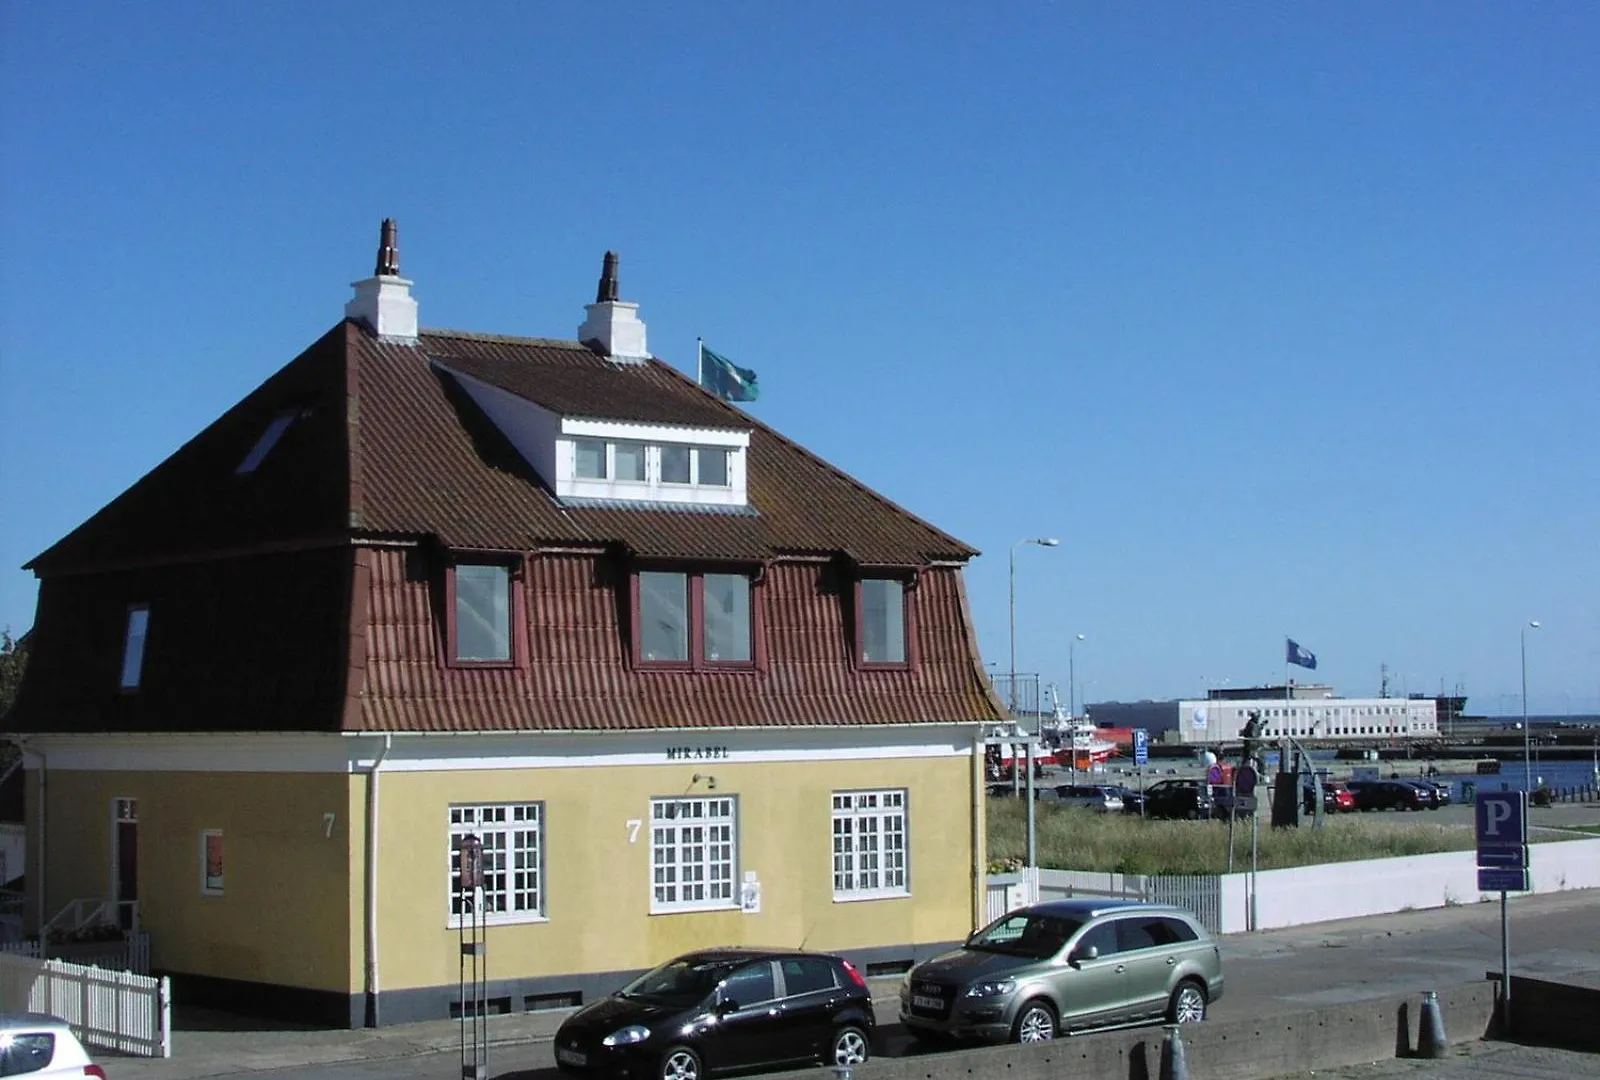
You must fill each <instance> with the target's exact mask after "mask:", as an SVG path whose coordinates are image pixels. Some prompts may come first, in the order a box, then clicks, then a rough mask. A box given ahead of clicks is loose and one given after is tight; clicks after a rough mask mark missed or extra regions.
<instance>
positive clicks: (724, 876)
mask: <svg viewBox="0 0 1600 1080" xmlns="http://www.w3.org/2000/svg"><path fill="white" fill-rule="evenodd" d="M738 835H739V821H738V814H737V804H736V803H735V801H734V799H733V798H732V797H731V796H723V797H720V798H696V799H678V798H671V799H652V800H650V864H651V869H652V882H651V890H652V891H651V894H650V910H651V911H692V910H694V909H696V908H722V907H732V906H733V905H734V904H735V903H736V902H737V900H736V898H735V896H734V890H733V882H734V876H735V874H736V873H737V871H738V848H737V843H738Z"/></svg>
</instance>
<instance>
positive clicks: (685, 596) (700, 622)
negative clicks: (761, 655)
mask: <svg viewBox="0 0 1600 1080" xmlns="http://www.w3.org/2000/svg"><path fill="white" fill-rule="evenodd" d="M755 590H756V585H755V582H754V581H753V580H752V579H751V577H750V575H749V574H741V573H725V572H711V571H704V572H693V571H684V570H664V569H663V570H641V571H639V572H638V573H637V574H635V575H634V590H633V616H634V617H633V625H634V640H633V646H634V648H633V654H634V656H635V657H636V659H637V663H638V665H639V666H640V667H643V668H654V667H659V668H667V669H679V670H683V669H709V668H724V667H726V668H747V669H753V668H754V667H755V666H756V645H757V642H758V641H759V640H760V630H759V626H760V614H759V606H758V605H757V604H756V602H755Z"/></svg>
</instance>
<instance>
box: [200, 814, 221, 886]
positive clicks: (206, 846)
mask: <svg viewBox="0 0 1600 1080" xmlns="http://www.w3.org/2000/svg"><path fill="white" fill-rule="evenodd" d="M201 858H202V860H203V861H204V865H205V878H204V880H203V882H202V888H203V889H204V890H205V891H206V892H208V893H213V894H220V893H221V892H222V833H221V831H219V830H208V831H207V832H205V833H204V834H202V846H201Z"/></svg>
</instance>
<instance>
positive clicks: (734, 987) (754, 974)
mask: <svg viewBox="0 0 1600 1080" xmlns="http://www.w3.org/2000/svg"><path fill="white" fill-rule="evenodd" d="M777 996H778V991H777V988H776V986H775V985H774V984H773V981H772V961H770V960H762V961H759V962H757V963H754V964H747V965H745V966H744V967H742V968H740V969H739V970H738V971H735V972H734V973H733V974H732V975H729V976H728V977H727V978H726V979H723V980H722V985H721V986H720V987H719V988H718V990H717V1000H719V1001H732V1002H735V1003H736V1004H738V1005H739V1006H740V1007H743V1006H745V1005H755V1004H757V1003H759V1002H762V1001H771V1000H772V999H773V998H775V997H777Z"/></svg>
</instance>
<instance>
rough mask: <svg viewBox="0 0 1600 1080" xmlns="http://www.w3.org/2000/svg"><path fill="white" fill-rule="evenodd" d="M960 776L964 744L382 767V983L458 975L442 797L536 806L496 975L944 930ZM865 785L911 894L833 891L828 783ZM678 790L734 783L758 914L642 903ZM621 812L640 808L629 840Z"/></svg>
mask: <svg viewBox="0 0 1600 1080" xmlns="http://www.w3.org/2000/svg"><path fill="white" fill-rule="evenodd" d="M696 772H699V773H702V774H706V773H710V774H713V775H714V776H715V777H716V782H717V786H716V790H715V792H710V793H708V792H706V791H705V784H704V782H703V781H702V782H701V783H699V784H695V785H692V786H691V778H692V777H693V776H694V774H695V773H696ZM972 777H973V769H972V762H971V759H970V758H969V757H944V758H926V759H915V758H904V759H886V760H853V761H820V762H785V763H743V764H740V763H735V762H724V761H718V762H714V763H693V764H690V763H670V764H663V765H659V766H644V765H635V766H628V767H615V768H606V769H600V768H561V769H544V770H528V771H510V770H508V771H495V770H491V771H482V772H474V773H448V772H386V773H385V774H384V775H383V777H382V780H381V785H382V788H381V803H382V807H381V812H380V820H381V849H382V860H381V870H380V888H379V896H380V925H381V928H382V934H383V942H384V945H383V948H382V952H381V969H382V982H383V987H384V989H385V990H386V991H388V990H398V989H404V988H409V987H422V986H437V985H441V984H448V983H452V982H454V981H455V979H456V978H457V973H458V972H457V956H458V951H457V934H456V931H455V930H453V929H450V927H449V922H448V909H447V902H448V897H447V881H446V878H445V870H444V863H445V852H446V844H447V840H446V827H447V821H448V818H447V814H448V807H449V806H450V804H452V803H478V802H482V803H489V802H509V801H538V802H542V803H543V804H544V812H545V819H546V827H545V839H546V852H545V870H546V881H547V888H548V893H547V896H548V899H547V910H548V915H549V921H548V922H545V923H533V924H517V925H507V926H491V927H490V928H489V931H488V933H489V956H490V960H489V966H490V970H491V971H492V972H493V973H494V975H495V977H511V976H537V975H555V974H563V973H576V972H606V971H617V970H622V969H630V968H639V967H645V966H649V965H650V964H653V963H656V962H659V961H661V960H665V959H667V958H669V957H671V956H673V955H675V954H677V953H681V952H684V951H686V950H689V949H693V948H699V947H704V946H711V945H729V944H750V945H777V946H797V945H800V944H801V943H802V942H803V943H804V944H805V945H806V946H807V947H808V948H814V949H820V950H837V949H850V948H863V947H871V946H877V945H903V944H907V943H932V942H942V941H950V940H953V939H960V938H961V937H963V936H965V935H966V933H967V932H968V931H969V930H970V929H971V928H972V917H973V903H974V888H973V873H972V868H973V858H972V843H973V825H972V819H971V814H972V798H971V790H972V789H971V783H972ZM878 788H905V789H907V792H908V796H907V797H908V806H909V829H908V832H909V841H910V874H911V895H910V896H909V897H905V898H896V899H884V900H866V901H854V902H844V903H840V902H835V901H834V899H833V877H832V826H831V805H832V803H831V796H832V793H833V792H835V791H843V790H852V789H878ZM683 794H692V795H701V794H714V795H716V796H724V795H732V796H737V798H738V807H739V808H738V820H739V833H740V847H739V862H738V867H737V874H738V879H742V877H743V874H744V872H745V871H752V870H753V871H755V872H756V873H757V875H758V876H759V879H760V882H761V887H762V910H761V912H760V913H759V914H745V913H743V912H740V911H717V912H695V913H675V914H662V915H651V914H650V892H651V884H650V883H651V855H650V823H649V818H650V799H651V797H652V796H655V797H661V796H675V795H683ZM633 819H637V820H639V821H641V822H642V824H641V826H640V828H639V830H638V834H637V838H636V839H635V840H633V841H631V842H630V836H629V825H628V822H629V821H630V820H633ZM352 891H353V892H354V891H355V890H352ZM352 910H356V909H355V908H352ZM359 925H360V924H359V922H356V923H353V926H355V928H356V931H357V932H359Z"/></svg>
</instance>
